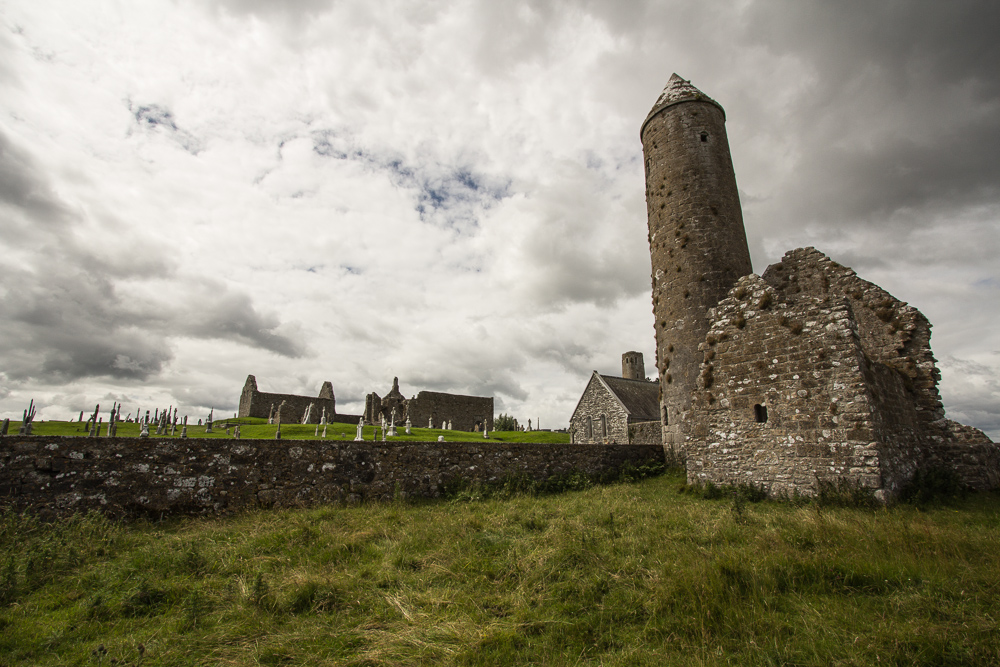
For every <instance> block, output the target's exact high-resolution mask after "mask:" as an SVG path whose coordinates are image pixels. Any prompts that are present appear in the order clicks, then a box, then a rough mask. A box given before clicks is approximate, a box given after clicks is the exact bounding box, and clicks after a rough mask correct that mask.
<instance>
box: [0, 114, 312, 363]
mask: <svg viewBox="0 0 1000 667" xmlns="http://www.w3.org/2000/svg"><path fill="white" fill-rule="evenodd" d="M0 221H2V223H0V224H2V225H3V229H4V232H5V234H4V236H5V240H6V241H10V240H12V239H18V238H19V237H20V239H19V240H20V243H15V244H12V245H11V246H10V248H11V251H10V252H8V253H7V254H6V255H5V256H4V257H2V258H0V285H2V286H3V287H2V289H0V313H2V314H3V317H2V318H0V358H3V359H4V368H3V372H4V374H5V375H6V376H7V377H8V378H9V379H10V380H13V381H23V380H26V379H28V378H35V379H41V380H45V381H52V382H69V381H73V380H78V379H81V378H88V377H110V378H115V379H120V380H144V379H147V378H149V377H151V376H155V375H156V374H157V373H159V372H160V371H161V370H163V368H164V366H165V365H166V364H167V363H168V362H169V361H170V360H171V359H172V358H173V352H172V349H171V339H172V338H174V337H177V336H188V337H193V338H217V339H223V340H229V341H233V342H237V343H241V344H243V345H247V346H250V347H254V348H258V349H262V350H268V351H270V352H274V353H275V354H279V355H282V356H286V357H297V356H301V355H302V354H303V353H304V346H303V345H302V344H301V343H300V342H299V341H298V340H297V338H296V336H291V335H288V334H287V333H285V332H284V330H282V329H281V328H280V323H279V322H278V320H277V318H276V317H274V316H272V315H267V314H262V313H260V312H258V311H257V310H256V308H255V307H254V305H253V303H252V301H251V299H250V297H249V296H247V295H246V294H243V293H239V292H234V291H232V290H229V289H228V288H226V286H225V285H223V284H222V283H219V282H218V281H212V280H207V279H204V278H199V279H195V278H188V279H187V280H183V279H179V277H178V276H177V275H176V271H175V269H174V268H173V267H172V266H171V264H170V263H169V262H168V261H167V260H165V259H162V258H160V257H157V256H156V255H155V254H153V255H151V256H149V257H147V256H145V255H146V253H136V252H134V248H143V247H147V246H146V245H145V244H144V243H143V241H144V239H142V238H140V237H134V238H133V237H129V238H127V239H126V241H125V242H124V243H123V242H122V240H121V238H120V237H121V236H122V234H121V232H120V231H118V230H115V231H111V232H110V234H109V236H110V238H111V239H112V240H113V241H114V243H113V244H112V245H110V246H108V245H104V244H101V245H100V252H95V251H94V250H93V249H92V248H91V246H92V245H93V239H88V238H83V237H81V236H80V233H81V232H80V230H81V229H83V228H84V227H85V225H86V223H85V221H84V220H83V219H81V218H80V217H79V216H78V214H76V213H74V212H71V210H70V208H69V207H68V206H67V205H66V204H65V203H64V202H62V201H61V200H60V199H59V198H58V196H57V195H56V194H55V193H54V191H53V188H52V187H51V185H50V183H49V181H48V179H47V177H46V176H45V175H44V174H43V172H42V170H41V169H40V167H39V165H38V164H37V161H36V160H35V159H33V158H32V156H31V155H30V154H28V153H27V152H26V151H23V150H21V149H19V148H18V147H16V146H14V145H13V144H12V142H11V141H10V140H9V138H8V137H6V136H5V135H4V134H3V133H0ZM53 223H56V224H53ZM98 236H99V237H100V235H98ZM125 236H126V237H128V234H127V233H126V234H125ZM159 278H168V279H171V280H175V281H176V283H177V284H175V285H171V286H170V287H169V288H168V289H167V291H166V293H164V294H160V295H157V296H156V297H149V296H148V295H145V296H138V295H132V294H130V293H129V290H128V289H124V290H123V289H122V288H121V287H120V286H119V281H121V280H127V281H130V284H134V283H135V281H139V282H140V283H141V282H142V281H144V280H148V279H159Z"/></svg>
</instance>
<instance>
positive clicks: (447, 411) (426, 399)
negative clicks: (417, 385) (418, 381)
mask: <svg viewBox="0 0 1000 667" xmlns="http://www.w3.org/2000/svg"><path fill="white" fill-rule="evenodd" d="M406 413H407V416H408V417H409V418H410V422H411V423H412V424H413V426H416V427H419V428H423V427H426V426H427V420H428V418H431V419H433V421H434V426H435V428H440V427H441V422H443V421H448V420H450V421H451V428H452V429H453V430H455V431H474V430H475V428H476V424H477V423H479V424H482V423H483V421H484V420H485V422H486V424H487V426H488V428H489V430H491V431H492V430H493V397H492V396H462V395H459V394H443V393H440V392H436V391H422V392H420V393H419V394H417V396H416V398H411V399H409V400H408V401H407V406H406Z"/></svg>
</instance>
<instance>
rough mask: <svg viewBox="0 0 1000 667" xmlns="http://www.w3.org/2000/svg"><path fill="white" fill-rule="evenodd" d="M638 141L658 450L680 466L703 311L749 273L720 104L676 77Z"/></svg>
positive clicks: (699, 355)
mask: <svg viewBox="0 0 1000 667" xmlns="http://www.w3.org/2000/svg"><path fill="white" fill-rule="evenodd" d="M639 136H640V137H641V139H642V152H643V155H644V156H645V158H646V210H647V216H648V222H649V252H650V256H651V259H652V268H653V315H654V316H655V318H656V323H655V325H654V327H655V331H656V368H657V369H658V370H659V374H660V417H661V419H662V420H663V424H664V426H663V442H664V447H665V448H666V449H667V450H668V453H672V454H673V455H674V456H676V457H678V458H679V459H680V460H682V461H683V459H684V450H685V447H684V442H685V440H686V434H687V433H688V428H687V427H688V426H689V425H690V424H685V419H686V417H687V416H688V411H689V410H690V407H691V392H692V391H693V390H694V389H695V388H696V386H697V384H696V383H697V379H698V373H699V367H700V364H701V362H702V360H703V359H704V355H703V353H701V352H699V351H698V345H699V344H700V343H702V342H704V341H705V336H706V334H707V333H708V318H707V314H708V310H709V308H714V307H715V306H716V304H718V302H719V301H720V300H721V299H722V298H723V297H724V296H725V295H726V293H727V292H728V291H729V290H730V288H732V286H733V285H734V284H735V283H736V281H737V279H739V278H740V277H741V276H744V275H747V274H748V273H752V272H753V269H752V267H751V264H750V250H749V247H748V246H747V237H746V231H745V230H744V229H743V212H742V210H741V209H740V198H739V193H738V192H737V189H736V176H735V175H734V173H733V161H732V158H731V157H730V155H729V141H728V140H727V139H726V114H725V111H723V109H722V107H721V106H720V105H719V103H718V102H716V101H715V100H713V99H711V98H710V97H708V96H707V95H705V94H704V93H702V92H701V91H700V90H698V89H697V88H695V87H694V86H692V85H691V83H690V82H689V81H685V80H684V79H682V78H681V77H679V76H677V75H676V74H674V75H673V76H671V77H670V81H669V82H668V83H667V87H666V88H664V90H663V93H662V94H661V95H660V98H659V99H658V100H657V101H656V104H654V105H653V109H652V110H651V111H650V112H649V115H648V116H647V117H646V120H645V121H644V122H643V124H642V129H641V130H640V131H639Z"/></svg>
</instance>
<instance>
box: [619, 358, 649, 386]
mask: <svg viewBox="0 0 1000 667" xmlns="http://www.w3.org/2000/svg"><path fill="white" fill-rule="evenodd" d="M622 377H623V378H625V379H626V380H645V379H646V364H644V363H643V361H642V352H626V353H625V354H623V355H622Z"/></svg>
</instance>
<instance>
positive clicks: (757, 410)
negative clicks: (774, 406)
mask: <svg viewBox="0 0 1000 667" xmlns="http://www.w3.org/2000/svg"><path fill="white" fill-rule="evenodd" d="M753 416H754V419H756V420H757V423H758V424H763V423H764V422H766V421H767V406H764V405H761V404H760V403H758V404H757V405H755V406H753Z"/></svg>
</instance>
